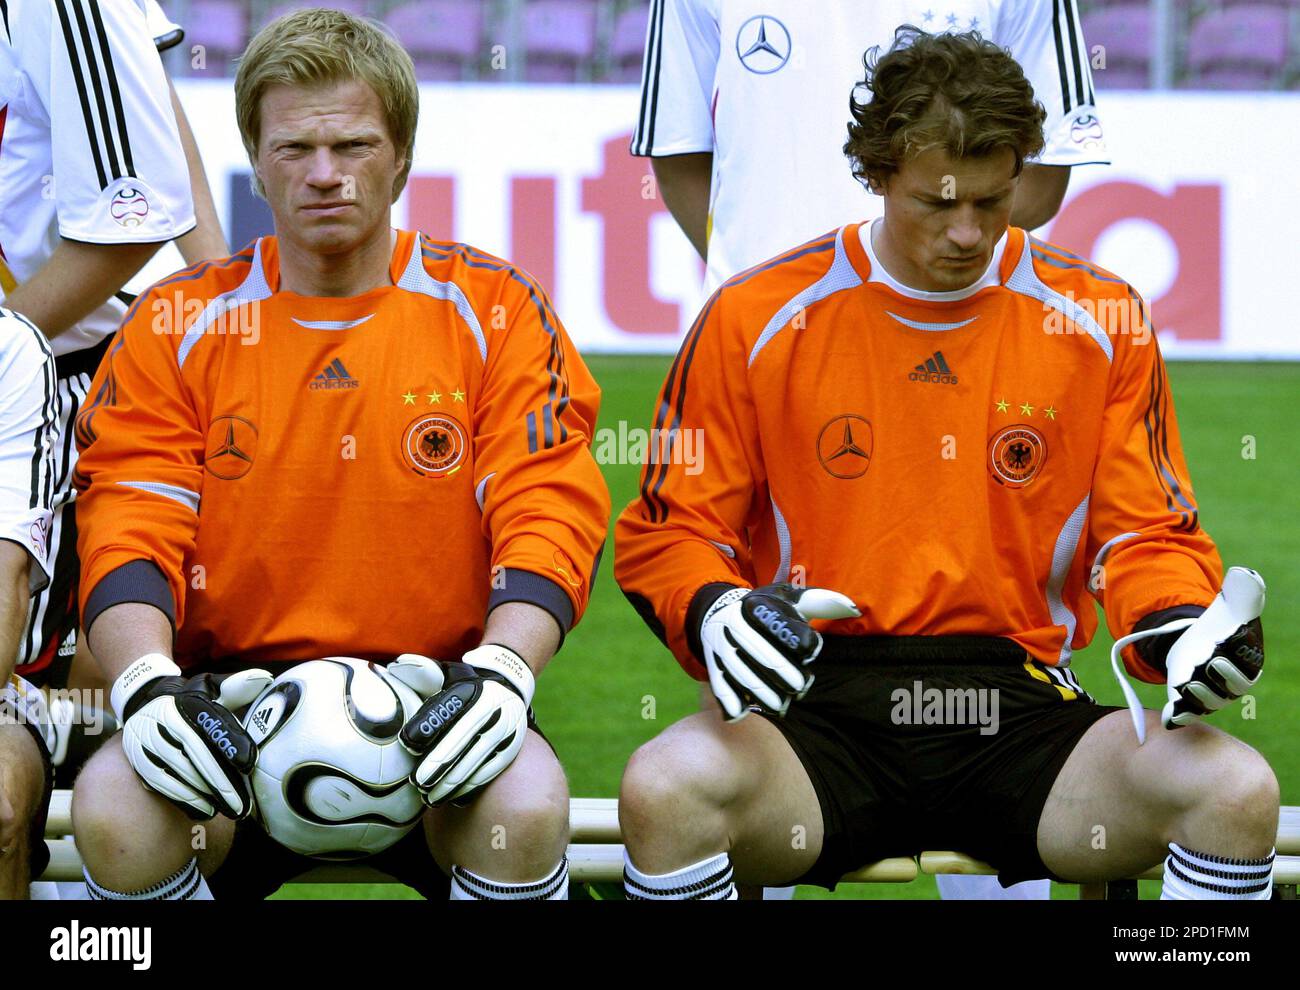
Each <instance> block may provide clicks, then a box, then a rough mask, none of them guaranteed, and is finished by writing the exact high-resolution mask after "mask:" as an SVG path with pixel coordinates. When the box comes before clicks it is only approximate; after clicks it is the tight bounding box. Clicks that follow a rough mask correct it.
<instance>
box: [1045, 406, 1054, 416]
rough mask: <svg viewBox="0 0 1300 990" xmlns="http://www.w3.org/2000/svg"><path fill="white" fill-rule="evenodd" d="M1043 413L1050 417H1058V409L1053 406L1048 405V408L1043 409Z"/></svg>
mask: <svg viewBox="0 0 1300 990" xmlns="http://www.w3.org/2000/svg"><path fill="white" fill-rule="evenodd" d="M1043 415H1044V416H1046V417H1047V418H1048V419H1056V410H1055V409H1053V408H1052V407H1051V406H1048V407H1047V408H1046V409H1044V410H1043Z"/></svg>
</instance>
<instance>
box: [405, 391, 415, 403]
mask: <svg viewBox="0 0 1300 990" xmlns="http://www.w3.org/2000/svg"><path fill="white" fill-rule="evenodd" d="M402 405H404V406H413V405H415V393H414V392H407V393H406V394H405V395H403V396H402Z"/></svg>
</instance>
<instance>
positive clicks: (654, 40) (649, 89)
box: [632, 0, 664, 157]
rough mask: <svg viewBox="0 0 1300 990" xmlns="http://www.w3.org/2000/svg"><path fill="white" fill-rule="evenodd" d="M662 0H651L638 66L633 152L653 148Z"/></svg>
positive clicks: (659, 62)
mask: <svg viewBox="0 0 1300 990" xmlns="http://www.w3.org/2000/svg"><path fill="white" fill-rule="evenodd" d="M663 28H664V0H651V4H650V26H649V31H648V34H647V35H646V48H645V65H644V66H642V69H641V113H640V115H639V116H638V118H637V128H636V133H635V134H633V135H632V154H634V155H638V156H642V157H644V156H646V155H649V154H650V153H651V151H652V150H653V148H654V141H655V116H656V114H657V112H658V109H659V67H660V64H661V62H662V60H663Z"/></svg>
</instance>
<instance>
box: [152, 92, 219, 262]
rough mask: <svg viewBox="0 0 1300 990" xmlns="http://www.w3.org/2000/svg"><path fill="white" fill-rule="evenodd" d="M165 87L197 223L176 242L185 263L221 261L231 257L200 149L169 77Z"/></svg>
mask: <svg viewBox="0 0 1300 990" xmlns="http://www.w3.org/2000/svg"><path fill="white" fill-rule="evenodd" d="M167 88H168V89H169V90H170V91H171V98H172V110H173V111H174V112H175V114H176V127H177V130H178V131H179V132H180V138H181V147H182V148H184V149H185V165H186V167H187V168H188V169H189V174H190V193H191V194H192V195H193V197H194V219H195V221H197V223H196V225H195V227H194V229H193V230H191V231H190V232H189V233H188V234H183V235H182V236H180V237H178V238H177V239H176V247H177V248H179V249H180V252H181V257H182V258H184V259H185V264H187V265H195V264H198V263H199V262H200V261H207V260H208V259H209V258H224V257H226V256H227V255H228V254H230V247H229V246H228V245H227V244H226V235H225V234H224V233H222V230H221V221H220V220H219V219H218V218H217V207H216V204H215V203H214V202H213V201H212V188H211V187H210V186H209V185H208V176H207V173H206V172H205V171H204V169H203V159H202V158H201V157H200V156H199V146H198V143H197V142H196V141H195V140H194V131H193V130H192V129H191V128H190V122H189V118H188V117H186V115H185V108H184V107H183V106H181V101H180V98H179V97H178V96H177V95H176V87H175V86H174V85H172V81H171V79H170V78H169V79H168V80H167Z"/></svg>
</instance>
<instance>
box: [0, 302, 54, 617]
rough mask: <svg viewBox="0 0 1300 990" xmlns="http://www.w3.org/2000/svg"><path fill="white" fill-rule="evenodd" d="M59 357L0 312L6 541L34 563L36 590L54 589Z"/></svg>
mask: <svg viewBox="0 0 1300 990" xmlns="http://www.w3.org/2000/svg"><path fill="white" fill-rule="evenodd" d="M57 402H58V392H57V388H56V382H55V373H54V355H53V354H52V353H51V352H50V347H49V344H47V343H46V341H45V337H44V335H43V334H42V333H41V332H40V331H39V330H37V329H36V327H35V325H34V324H32V322H31V321H30V320H28V319H26V318H25V317H23V316H20V315H19V314H17V313H14V312H12V311H11V310H7V309H3V308H0V539H3V540H12V541H13V542H14V543H17V544H18V545H19V546H21V547H23V548H24V549H25V550H26V551H27V553H28V554H29V556H30V558H31V563H30V567H29V582H30V589H31V591H32V592H33V593H35V592H37V591H39V590H40V589H41V588H43V587H45V586H46V585H47V584H49V581H50V572H51V567H52V562H51V561H50V560H49V533H50V522H51V502H52V500H53V497H54V445H55V444H56V443H57V441H58V432H59V431H58V415H57V409H56V404H57Z"/></svg>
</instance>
